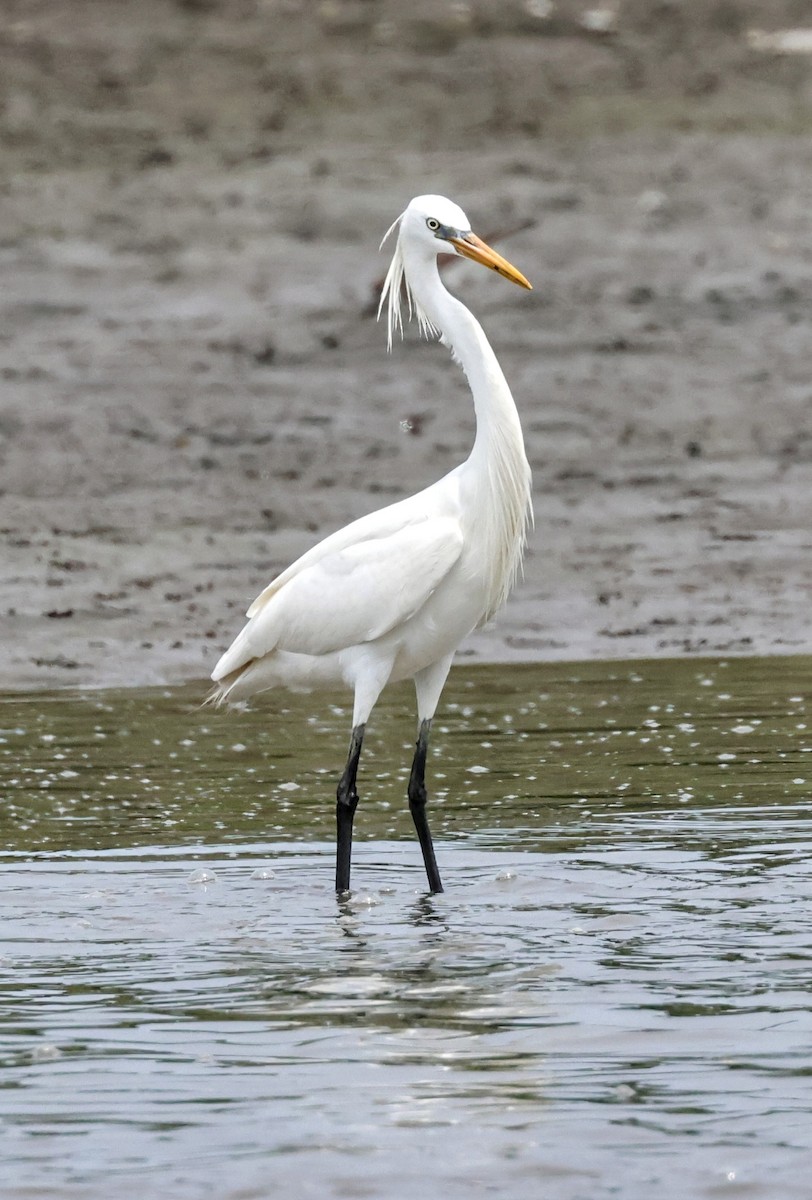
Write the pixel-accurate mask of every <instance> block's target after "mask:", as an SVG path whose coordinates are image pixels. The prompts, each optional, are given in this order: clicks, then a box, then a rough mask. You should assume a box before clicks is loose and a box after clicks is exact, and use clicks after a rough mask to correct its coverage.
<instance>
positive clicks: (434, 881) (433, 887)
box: [409, 718, 443, 892]
mask: <svg viewBox="0 0 812 1200" xmlns="http://www.w3.org/2000/svg"><path fill="white" fill-rule="evenodd" d="M430 732H431V719H430V718H429V719H428V720H425V721H421V722H420V732H419V734H418V737H417V746H416V747H415V752H414V758H413V759H412V773H411V775H410V776H409V811H410V813H411V814H412V820H413V821H414V827H415V829H416V830H417V836H418V838H419V839H420V849H421V850H422V851H423V862H424V863H425V864H426V875H427V876H428V880H429V890H430V891H432V892H441V891H442V890H443V884H442V881H441V879H440V872H439V870H438V869H437V859H436V858H435V857H434V845H433V843H432V840H431V832H430V830H429V823H428V820H427V818H426V800H427V796H426V752H427V750H428V746H429V733H430Z"/></svg>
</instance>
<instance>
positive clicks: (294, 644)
mask: <svg viewBox="0 0 812 1200" xmlns="http://www.w3.org/2000/svg"><path fill="white" fill-rule="evenodd" d="M358 524H360V523H358ZM340 532H341V533H344V532H345V531H340ZM356 532H359V531H356ZM374 532H375V533H377V536H375V535H374V533H373V532H372V531H371V532H370V536H368V537H365V538H361V539H360V540H357V539H356V540H353V542H352V543H351V544H349V545H341V544H340V540H339V538H336V542H337V543H338V544H334V545H333V547H332V548H330V547H329V546H328V544H327V543H329V542H330V540H331V539H327V543H322V544H321V546H320V547H317V548H316V547H314V549H319V551H320V554H319V556H318V557H317V558H315V559H314V560H312V561H310V562H308V561H307V560H308V557H309V555H304V556H303V557H302V558H301V559H300V560H299V561H298V562H297V563H295V564H294V567H297V568H298V570H296V572H295V573H293V574H291V572H292V570H293V568H288V570H287V571H285V572H284V573H283V574H282V575H280V576H279V577H278V579H276V580H275V581H274V582H273V583H272V584H271V585H270V586H269V587H268V588H266V589H265V591H264V592H263V593H262V595H261V596H259V597H258V598H257V600H256V601H254V604H252V606H251V608H250V609H249V610H248V611H249V615H250V620H249V621H248V624H247V625H246V626H245V628H244V629H243V630H242V632H241V633H240V634H239V635H238V636H237V638H236V640H235V641H234V643H233V645H232V646H231V648H230V649H229V650H227V651H226V653H225V654H224V655H223V657H222V658H221V659H220V661H219V663H218V664H217V666H216V668H215V670H214V674H213V678H214V679H221V678H222V677H223V676H224V675H227V674H229V673H230V672H231V671H235V670H238V669H239V668H240V667H241V666H243V665H245V663H247V662H250V661H251V660H252V659H255V658H261V657H262V656H263V655H265V654H270V653H271V651H273V650H277V649H279V650H289V651H293V652H295V653H298V654H316V655H319V654H329V653H331V652H333V651H336V650H343V649H345V648H347V647H348V646H354V645H358V644H359V643H363V642H371V641H375V640H376V639H377V638H380V637H383V636H384V635H385V634H387V633H389V632H391V630H393V629H394V628H396V626H398V625H400V624H402V623H403V622H405V621H407V620H408V619H409V618H410V617H412V616H414V614H415V613H416V612H417V611H418V610H419V609H420V608H421V607H422V605H423V604H425V602H426V600H428V598H429V596H431V594H432V593H433V592H434V591H435V589H436V588H437V587H438V586H439V584H440V583H441V582H442V580H443V579H444V578H445V576H446V575H447V574H448V572H449V571H450V570H451V568H452V567H453V566H454V563H455V562H456V561H457V559H458V558H459V556H460V553H461V552H462V544H463V537H462V531H461V529H460V526H459V522H458V521H457V520H456V519H455V518H453V517H434V518H425V519H423V520H418V521H413V522H410V523H408V524H406V525H405V526H404V525H401V526H400V527H399V528H397V529H395V530H381V528H380V525H379V526H378V528H377V530H375V531H374ZM310 553H311V554H312V552H310Z"/></svg>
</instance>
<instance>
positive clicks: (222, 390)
mask: <svg viewBox="0 0 812 1200" xmlns="http://www.w3.org/2000/svg"><path fill="white" fill-rule="evenodd" d="M811 129H812V16H810V13H809V7H808V5H807V4H806V3H802V2H801V0H761V2H758V0H602V2H601V0H505V2H496V0H471V2H470V3H466V2H458V3H443V2H441V0H434V2H433V3H428V2H424V0H414V2H413V3H410V4H408V5H403V4H400V3H395V2H394V0H323V2H322V3H299V2H296V0H139V3H138V4H133V3H129V2H127V0H62V2H61V3H59V4H57V5H54V4H53V3H51V2H46V0H6V2H5V3H4V5H3V8H2V15H1V16H0V155H1V156H2V157H0V260H1V261H2V271H3V296H2V301H0V303H2V309H3V314H2V324H1V325H0V384H2V398H1V400H0V508H1V509H2V521H1V522H0V524H1V525H2V530H1V531H0V536H1V537H2V540H3V557H4V565H5V569H4V571H3V573H2V581H1V582H0V589H2V590H0V644H2V651H0V655H1V656H2V657H1V659H0V668H2V670H3V673H4V677H5V678H6V679H7V681H8V682H9V686H21V687H29V686H57V685H61V684H74V683H79V684H83V683H154V682H163V681H166V680H169V681H171V680H176V679H181V678H189V677H197V676H203V675H205V674H207V673H208V671H209V670H210V669H211V666H212V665H213V663H214V661H215V660H216V657H217V654H218V653H219V651H220V650H221V649H222V648H223V647H224V646H225V645H226V644H227V643H228V642H229V641H230V639H231V637H232V636H233V634H234V633H235V631H236V629H237V628H238V627H239V623H240V619H241V613H242V611H243V610H244V608H245V607H246V606H247V604H248V602H249V601H250V600H251V598H252V597H253V595H254V594H255V593H256V592H257V591H258V590H260V588H261V587H262V586H264V584H265V583H266V582H267V580H268V578H269V577H270V576H271V575H272V574H273V573H274V572H275V571H276V570H278V569H279V568H280V567H282V566H284V565H285V564H286V563H287V561H289V559H290V558H291V557H292V556H293V555H295V554H296V553H299V552H301V551H302V550H304V549H305V548H306V547H307V546H308V545H309V544H311V542H312V541H313V539H314V537H315V536H317V535H319V534H322V533H325V532H327V531H328V530H329V529H331V528H334V527H335V526H337V525H339V524H341V523H342V522H344V521H346V520H349V519H351V518H352V517H355V516H358V515H360V514H361V513H363V512H365V511H368V510H369V509H370V508H372V507H375V506H378V505H381V504H383V503H386V502H387V501H389V500H391V499H396V498H398V497H399V496H401V495H403V494H405V493H407V492H409V491H413V490H416V489H417V488H418V487H421V486H423V485H425V484H426V483H428V482H430V481H431V480H432V479H434V478H436V477H437V476H438V475H439V474H442V473H443V472H445V471H446V470H448V469H450V468H451V467H452V466H453V465H455V463H456V462H458V461H459V460H460V459H461V458H462V457H464V456H465V454H466V453H467V451H468V448H469V446H470V442H471V438H472V433H473V419H472V413H471V411H470V405H469V402H468V399H467V395H466V390H465V385H464V380H463V379H462V378H461V377H458V376H457V374H456V373H455V371H454V370H453V369H452V367H451V366H450V365H449V364H448V362H447V361H446V356H445V354H444V352H443V351H441V350H439V349H437V348H427V347H426V346H421V345H420V344H419V343H418V342H417V339H416V336H415V335H414V334H413V333H412V334H411V335H407V339H406V342H405V343H404V345H403V347H398V348H396V350H395V353H394V354H393V355H392V356H391V357H389V358H387V356H386V353H385V339H384V334H383V331H382V330H381V329H380V328H379V327H377V326H376V324H375V321H374V315H373V314H374V298H375V294H376V284H377V281H379V280H380V278H381V276H382V274H383V272H384V271H385V268H386V263H387V258H386V255H385V254H379V252H378V244H379V242H380V239H381V236H382V235H383V233H384V232H385V230H386V229H387V228H388V226H389V225H390V224H391V222H392V220H393V219H394V218H395V217H396V216H397V215H398V213H399V212H400V211H402V209H403V208H404V207H405V205H406V203H407V202H408V200H409V199H410V197H411V196H412V195H415V194H419V193H422V192H429V191H439V192H442V193H445V194H448V195H450V196H451V197H452V198H453V199H455V200H456V201H457V202H458V203H460V204H461V205H462V207H463V208H464V209H465V210H466V212H467V213H468V215H469V217H470V218H471V222H472V226H473V228H474V229H475V230H476V231H477V232H479V233H480V235H481V236H484V237H486V238H489V239H492V240H493V241H495V242H496V243H497V244H498V246H499V248H500V250H501V251H502V252H503V253H504V254H506V255H507V257H508V258H510V259H511V260H512V261H514V262H515V263H516V265H517V266H518V267H519V268H520V269H521V270H522V271H524V272H525V274H527V275H528V276H529V277H530V278H531V279H532V281H533V283H534V285H535V290H534V292H533V293H532V294H531V295H524V294H520V293H519V291H518V289H511V288H509V287H507V286H506V285H504V284H503V283H502V282H501V281H499V280H497V279H495V277H493V276H492V275H489V274H487V273H485V272H476V271H475V270H474V269H473V268H470V267H463V266H461V265H455V266H454V267H453V268H452V269H450V270H449V271H448V275H447V278H448V282H449V285H450V286H451V287H452V288H453V289H454V290H455V291H457V292H458V293H459V294H460V296H461V297H462V298H463V299H464V300H465V301H466V303H468V304H469V305H470V306H471V307H472V308H473V309H474V310H475V311H476V312H477V314H478V315H479V316H480V318H481V319H482V321H483V324H484V325H485V328H486V331H487V332H488V334H489V336H490V337H491V340H492V341H493V343H494V346H495V348H496V350H497V353H498V354H499V356H500V359H501V361H502V363H503V366H504V368H505V371H506V373H507V375H508V378H509V380H510V382H511V384H512V386H513V390H514V394H515V396H516V399H517V403H518V405H519V408H520V411H521V413H522V416H523V421H524V425H525V430H526V434H527V440H528V448H529V455H530V458H531V462H532V465H533V469H534V478H535V494H536V505H537V513H536V532H535V534H534V537H533V542H532V544H531V548H530V554H529V557H528V563H527V571H526V576H525V580H524V583H523V585H522V587H521V588H520V589H519V592H518V594H517V597H516V599H515V601H514V602H513V603H512V605H511V607H510V609H509V611H508V612H507V613H506V614H505V615H504V617H503V618H502V619H501V620H500V622H499V623H498V625H497V626H496V627H495V628H494V629H491V630H486V631H483V632H482V633H480V634H478V635H476V637H475V638H474V639H473V640H472V642H471V643H470V645H469V646H468V648H467V650H466V651H465V653H467V654H469V655H471V656H474V657H478V658H484V659H505V658H522V659H527V658H530V659H533V658H538V659H545V658H595V657H609V656H612V657H616V656H629V655H654V656H663V655H672V654H684V653H702V654H711V653H724V654H727V653H739V654H740V653H774V652H788V651H801V650H807V651H808V650H810V649H812V631H811V630H810V621H809V615H808V614H809V604H808V598H809V595H810V587H812V567H810V561H812V560H811V559H810V549H811V548H812V532H810V531H812V412H810V385H809V377H810V369H809V368H810V355H809V349H808V346H809V337H808V325H809V316H810V300H812V265H811V264H812V220H811V219H810V204H811V202H812V183H811V182H810V180H812V175H811V174H810V167H812V146H811V145H810V141H809V133H810V130H811Z"/></svg>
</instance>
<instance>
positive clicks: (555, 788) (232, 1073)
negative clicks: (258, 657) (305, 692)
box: [0, 659, 812, 1200]
mask: <svg viewBox="0 0 812 1200" xmlns="http://www.w3.org/2000/svg"><path fill="white" fill-rule="evenodd" d="M811 667H812V663H810V662H809V660H803V659H785V660H773V661H764V662H758V661H755V660H753V661H749V662H748V661H731V662H730V663H729V664H727V665H723V664H719V663H713V662H697V661H690V660H686V661H683V662H676V663H665V662H661V663H642V664H641V663H636V664H617V663H612V664H595V665H590V666H584V667H581V666H578V667H577V668H576V667H565V666H563V665H555V666H544V667H533V668H529V667H528V668H524V669H520V670H517V669H516V668H515V667H511V668H510V669H509V670H502V669H497V668H488V669H483V670H471V671H468V670H466V673H465V674H466V678H460V679H457V680H453V677H452V683H453V685H452V687H451V689H450V691H449V696H448V699H449V704H448V705H447V706H446V709H445V710H444V713H445V716H444V717H443V716H442V715H441V717H440V718H438V722H437V724H438V727H439V728H438V737H437V746H436V753H435V757H434V761H433V769H434V772H435V780H436V789H435V815H434V824H435V826H436V829H437V835H438V836H437V842H438V851H439V853H440V855H441V861H442V864H443V867H444V872H445V874H446V875H447V884H448V891H447V892H446V893H445V894H444V895H441V896H428V895H426V894H425V892H424V887H425V878H424V875H423V868H422V863H421V860H420V852H419V849H418V847H417V846H416V844H415V842H414V838H413V832H412V829H411V823H410V819H409V816H408V810H407V807H406V802H405V784H406V769H407V765H408V761H409V751H410V742H411V736H412V724H411V713H410V697H409V696H408V694H407V693H405V692H403V693H398V692H397V691H396V692H395V693H394V696H393V697H392V698H390V700H389V702H388V704H386V705H381V707H380V710H379V712H376V717H377V718H378V719H377V723H376V727H375V729H374V730H373V729H370V740H369V754H368V757H367V760H366V762H365V772H366V775H365V779H364V784H365V787H364V790H363V791H362V801H361V808H360V809H359V814H358V820H357V826H358V835H359V836H358V845H357V850H356V863H355V883H356V884H357V885H358V890H356V891H355V892H354V893H353V894H352V895H351V896H349V897H347V898H342V899H341V900H340V901H338V902H337V901H336V898H335V895H334V893H333V892H332V891H331V879H332V869H333V847H332V844H331V840H330V839H331V835H332V828H333V807H334V802H333V800H332V796H333V788H334V777H335V770H336V764H340V762H341V754H342V747H343V743H344V740H345V737H344V726H345V724H346V721H345V715H344V714H343V713H342V712H341V711H340V701H336V702H330V701H318V702H317V701H313V700H308V699H306V698H302V699H298V700H296V701H295V703H289V702H288V701H287V700H286V708H285V710H284V711H280V710H276V709H274V710H271V709H265V710H261V709H258V710H257V711H256V712H254V713H250V714H245V715H228V714H212V713H211V712H209V711H206V710H203V711H201V710H199V709H198V708H197V707H196V704H197V701H198V698H199V697H198V695H197V693H196V692H194V691H193V690H190V689H181V690H178V691H171V692H151V693H148V694H144V693H140V692H126V693H117V694H112V693H102V694H98V693H92V694H81V695H78V696H67V695H65V694H60V695H53V696H42V695H36V696H22V697H8V698H6V700H5V701H4V702H2V703H1V704H0V726H1V727H2V728H0V738H1V739H2V740H1V741H0V782H2V795H3V801H4V803H3V808H2V815H0V824H1V825H2V834H3V844H4V846H5V852H4V854H3V866H2V871H1V872H0V891H2V900H1V901H0V902H1V903H2V912H3V921H2V925H0V929H1V930H2V934H0V971H1V972H2V975H1V976H0V986H1V987H2V991H1V992H0V1006H2V1017H3V1020H2V1026H0V1069H1V1073H0V1081H2V1083H3V1085H4V1087H3V1088H2V1092H1V1093H0V1096H2V1098H0V1121H1V1122H2V1123H0V1138H2V1144H3V1153H2V1157H0V1194H2V1195H3V1196H4V1198H5V1197H9V1198H10V1200H22V1198H23V1197H28V1196H30V1195H47V1196H48V1197H49V1200H50V1197H57V1198H60V1197H66V1198H67V1197H69V1198H71V1200H74V1198H76V1200H78V1198H79V1197H81V1200H101V1198H102V1197H104V1200H109V1197H110V1196H112V1195H114V1196H116V1197H117V1198H118V1197H123V1198H125V1200H126V1198H128V1197H130V1196H133V1197H135V1196H138V1197H140V1198H144V1197H166V1196H171V1197H172V1198H173V1200H175V1198H179V1200H184V1198H186V1197H189V1198H192V1197H194V1198H198V1197H201V1196H208V1195H217V1196H218V1197H224V1198H228V1200H236V1198H237V1197H241V1198H243V1197H254V1196H256V1197H265V1196H269V1195H272V1194H275V1193H276V1192H277V1191H279V1190H280V1189H282V1188H284V1189H285V1190H286V1192H287V1193H288V1194H289V1195H290V1196H292V1197H294V1198H295V1197H307V1196H314V1197H324V1196H363V1195H369V1196H376V1197H377V1196H386V1197H392V1198H400V1197H404V1198H405V1197H407V1196H408V1197H409V1198H410V1200H412V1198H413V1197H414V1196H415V1195H420V1194H423V1193H425V1192H426V1190H427V1187H429V1186H430V1187H431V1188H432V1190H433V1191H436V1192H437V1194H439V1195H443V1196H444V1197H452V1198H455V1197H460V1198H462V1197H465V1198H466V1200H467V1198H468V1197H476V1196H480V1195H483V1196H484V1195H494V1194H496V1195H510V1196H513V1195H515V1196H520V1197H521V1196H525V1195H527V1196H537V1195H541V1194H543V1195H544V1197H545V1198H546V1200H581V1198H583V1200H603V1198H607V1200H608V1198H609V1197H618V1196H619V1197H621V1198H622V1200H637V1198H638V1197H639V1198H640V1200H643V1198H645V1200H650V1198H651V1197H652V1196H657V1197H658V1198H666V1200H668V1198H670V1197H674V1198H677V1197H679V1198H680V1200H682V1198H683V1197H685V1196H691V1197H716V1196H731V1197H733V1196H747V1197H763V1198H764V1200H776V1197H781V1198H782V1200H783V1198H784V1197H795V1196H797V1197H806V1196H807V1195H808V1190H809V1189H808V1181H807V1177H808V1162H809V1153H810V1149H812V1146H811V1145H810V1143H811V1142H812V1135H810V1126H812V1122H810V1108H811V1107H812V1057H811V1056H810V1044H811V1043H810V1034H811V1033H812V1019H811V1018H810V1005H809V993H810V989H811V988H812V934H810V929H812V878H811V877H810V873H809V865H808V864H809V852H810V842H811V841H812V812H811V811H810V806H809V796H810V791H812V787H811V786H810V782H812V758H810V754H811V753H812V736H810V733H809V730H808V728H807V710H806V701H805V698H804V695H805V693H804V688H805V683H806V680H808V678H809V674H810V668H811ZM469 684H470V685H471V686H469ZM303 730H306V731H308V734H309V735H308V736H306V737H304V736H303ZM362 839H363V840H362ZM542 1185H543V1188H542ZM540 1189H541V1190H540Z"/></svg>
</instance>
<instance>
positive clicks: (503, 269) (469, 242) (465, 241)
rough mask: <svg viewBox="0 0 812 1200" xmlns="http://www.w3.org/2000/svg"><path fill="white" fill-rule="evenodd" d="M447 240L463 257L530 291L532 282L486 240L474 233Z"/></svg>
mask: <svg viewBox="0 0 812 1200" xmlns="http://www.w3.org/2000/svg"><path fill="white" fill-rule="evenodd" d="M448 241H449V244H450V245H452V246H453V247H454V249H455V250H456V251H457V252H458V253H459V254H461V255H462V256H463V257H464V258H470V259H472V260H473V261H474V262H478V263H481V264H482V266H483V267H490V269H491V270H492V271H496V272H497V274H499V275H501V276H502V278H503V279H509V280H510V282H511V283H518V285H519V287H523V288H527V289H528V290H529V291H531V292H532V290H533V285H532V283H529V282H528V281H527V280H526V279H525V277H524V275H522V273H521V271H517V270H516V268H515V267H514V266H513V265H512V264H511V263H509V262H508V260H507V259H506V258H502V255H501V254H497V253H496V251H495V250H492V249H491V247H490V246H489V245H488V244H487V242H483V240H482V238H478V237H477V235H476V234H475V233H465V234H463V235H462V236H460V237H452V238H449V239H448Z"/></svg>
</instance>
